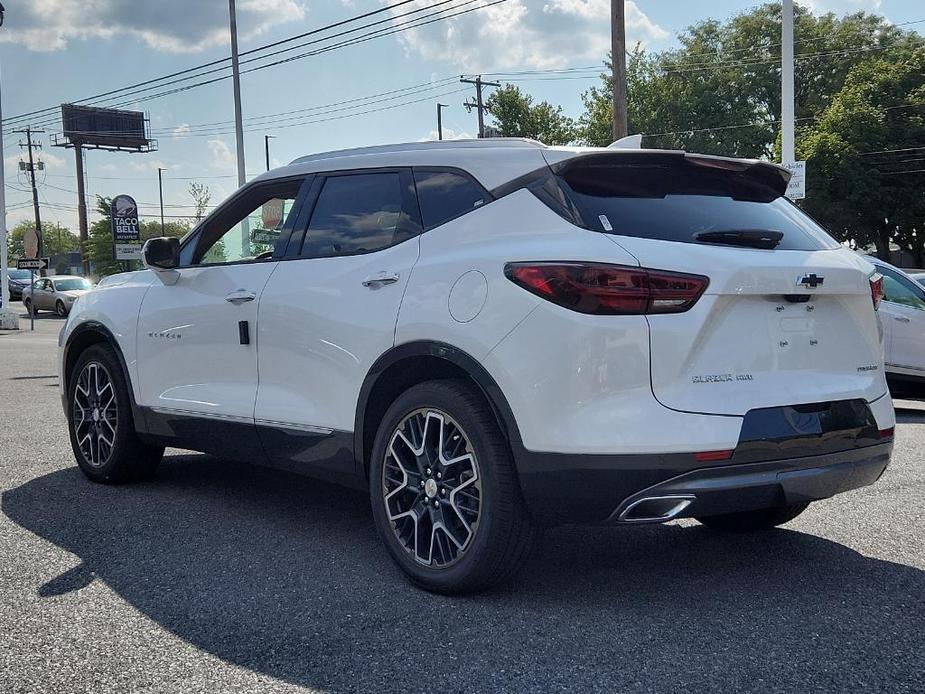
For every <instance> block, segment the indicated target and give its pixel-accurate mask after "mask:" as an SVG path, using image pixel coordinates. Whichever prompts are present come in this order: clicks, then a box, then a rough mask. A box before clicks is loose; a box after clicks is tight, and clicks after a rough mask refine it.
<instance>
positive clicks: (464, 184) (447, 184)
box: [414, 169, 490, 229]
mask: <svg viewBox="0 0 925 694" xmlns="http://www.w3.org/2000/svg"><path fill="white" fill-rule="evenodd" d="M414 183H415V186H416V187H417V192H418V202H419V203H420V205H421V216H422V217H423V220H424V228H425V229H433V228H434V227H437V226H440V225H441V224H444V223H445V222H448V221H450V220H451V219H455V218H456V217H460V216H462V215H464V214H466V213H467V212H471V211H472V210H474V209H476V208H478V207H481V206H482V205H484V204H485V203H486V202H488V201H489V200H490V198H489V197H488V195H487V194H486V193H485V191H484V190H483V189H482V188H481V187H480V186H479V185H478V184H477V183H476V182H475V181H473V180H472V179H470V178H468V177H467V176H464V175H462V174H460V173H457V172H455V171H426V170H425V171H421V170H418V169H415V170H414Z"/></svg>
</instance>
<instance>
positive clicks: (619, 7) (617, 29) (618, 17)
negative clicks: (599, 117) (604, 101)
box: [610, 0, 627, 142]
mask: <svg viewBox="0 0 925 694" xmlns="http://www.w3.org/2000/svg"><path fill="white" fill-rule="evenodd" d="M610 23H611V29H610V49H611V50H610V53H611V60H612V61H613V139H614V142H616V141H617V140H619V139H620V138H621V137H626V135H627V132H626V128H627V126H626V21H625V17H624V11H623V0H610Z"/></svg>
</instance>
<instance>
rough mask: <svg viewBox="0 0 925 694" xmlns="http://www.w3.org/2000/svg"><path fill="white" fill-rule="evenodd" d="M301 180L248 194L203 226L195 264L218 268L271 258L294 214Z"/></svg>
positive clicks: (245, 193) (258, 187)
mask: <svg viewBox="0 0 925 694" xmlns="http://www.w3.org/2000/svg"><path fill="white" fill-rule="evenodd" d="M301 186H302V179H290V180H287V181H275V182H273V183H268V184H264V185H258V186H255V187H253V188H251V189H250V190H248V191H245V192H244V193H243V194H242V195H241V196H240V198H238V199H237V200H235V201H234V202H233V203H232V204H231V205H229V206H228V207H227V208H226V209H223V210H220V211H219V212H218V213H217V214H216V216H215V218H214V219H210V220H209V221H207V222H206V223H205V225H204V226H203V229H202V232H201V233H200V235H199V240H198V243H197V247H196V251H195V253H194V254H193V258H192V263H191V264H192V265H215V264H221V263H237V262H241V261H247V260H262V259H268V258H270V257H272V255H273V251H274V249H275V247H276V242H277V241H278V240H279V239H280V237H281V236H282V234H283V231H284V230H285V229H287V228H291V226H292V225H293V224H294V223H295V219H294V215H293V214H292V211H293V209H294V208H295V206H296V205H295V203H296V200H297V199H298V196H299V189H300V187H301Z"/></svg>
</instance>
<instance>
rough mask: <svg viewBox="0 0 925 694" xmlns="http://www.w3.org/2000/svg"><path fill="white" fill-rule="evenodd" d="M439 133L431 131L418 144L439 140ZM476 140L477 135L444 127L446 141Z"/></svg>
mask: <svg viewBox="0 0 925 694" xmlns="http://www.w3.org/2000/svg"><path fill="white" fill-rule="evenodd" d="M438 135H439V133H438V132H437V131H436V130H431V131H430V132H429V133H428V134H427V137H422V138H421V139H420V140H418V142H429V141H430V140H436V139H438ZM474 138H475V135H472V134H470V133H467V132H466V131H465V130H454V129H453V128H448V127H446V126H444V127H443V139H444V140H472V139H474Z"/></svg>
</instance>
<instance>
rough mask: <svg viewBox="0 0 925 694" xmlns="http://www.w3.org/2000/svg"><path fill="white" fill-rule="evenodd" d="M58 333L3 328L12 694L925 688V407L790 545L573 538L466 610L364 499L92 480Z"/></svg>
mask: <svg viewBox="0 0 925 694" xmlns="http://www.w3.org/2000/svg"><path fill="white" fill-rule="evenodd" d="M35 325H36V330H35V332H34V333H31V332H29V330H28V328H29V323H28V319H26V318H23V320H22V322H21V327H22V328H23V330H20V331H19V332H17V333H0V493H2V514H0V691H2V692H93V693H94V694H101V693H103V692H128V691H132V692H271V691H272V692H278V691H325V692H348V691H377V692H407V691H414V692H434V691H440V692H486V691H505V692H512V691H535V692H550V691H577V692H680V691H696V692H705V691H721V692H734V691H735V692H746V691H755V692H807V691H832V692H836V691H837V692H842V691H864V692H873V691H882V692H913V691H916V692H922V691H925V404H919V403H916V402H906V401H902V402H899V403H898V405H902V409H900V410H898V414H899V421H900V424H899V425H898V427H897V445H896V452H895V455H894V459H893V463H892V465H891V467H890V468H889V470H888V471H887V473H886V475H885V476H884V477H883V478H882V479H881V480H880V481H879V483H878V484H877V485H876V486H874V487H870V488H867V489H862V490H859V491H856V492H851V493H848V494H845V495H842V496H840V497H837V498H834V499H830V500H827V501H823V502H819V503H817V504H815V505H814V506H813V507H811V508H810V509H809V510H808V511H807V512H806V513H804V514H803V515H802V516H800V517H799V518H798V519H796V520H795V521H793V522H792V523H790V524H789V525H787V526H785V527H784V528H782V529H779V530H776V531H772V532H769V533H765V534H761V535H754V536H728V535H718V534H715V533H713V532H710V531H708V530H706V529H704V528H702V527H701V526H699V525H697V524H696V523H693V522H687V521H680V522H676V523H672V524H670V525H666V526H647V527H639V528H632V529H624V528H571V527H569V528H558V529H554V530H551V531H548V532H547V533H546V534H545V536H544V538H543V542H542V544H541V546H540V547H539V548H538V550H537V551H536V552H535V553H534V555H533V557H532V558H531V560H530V562H529V564H528V566H527V568H526V570H525V571H524V572H523V573H522V574H521V575H520V576H519V577H518V579H517V580H516V581H514V582H513V583H511V584H510V585H507V586H505V587H504V588H502V589H500V590H497V591H495V592H492V593H489V594H485V595H479V596H475V597H466V598H445V597H438V596H434V595H429V594H427V593H424V592H421V591H419V590H417V589H415V588H413V587H411V586H410V585H409V584H408V583H406V582H405V581H404V579H403V578H402V576H401V575H400V574H399V572H398V570H397V569H396V568H395V567H394V566H393V564H392V562H391V561H390V559H389V558H388V556H387V555H386V553H385V551H384V549H382V548H381V547H380V544H379V541H378V539H377V537H376V535H375V531H374V529H373V525H372V520H371V516H370V513H369V510H368V503H367V500H366V499H365V498H364V497H363V496H361V495H359V494H356V493H354V492H350V491H347V490H342V489H339V488H337V487H334V486H329V485H326V484H323V483H320V482H316V481H313V480H310V479H306V478H300V477H296V476H293V475H290V474H287V473H284V472H278V471H271V470H266V469H262V468H258V467H251V466H247V465H239V464H236V463H229V462H226V461H222V460H217V459H215V458H211V457H208V456H202V455H198V454H189V453H184V452H182V451H172V450H171V451H168V453H167V456H166V458H165V460H164V462H163V464H162V466H161V468H160V471H159V474H158V476H157V478H156V479H155V480H153V481H151V482H148V483H144V484H140V485H135V486H116V487H106V486H101V485H96V484H93V483H91V482H89V481H87V480H86V479H85V478H84V477H83V476H82V475H81V474H80V473H79V472H78V470H77V468H76V466H75V465H74V463H73V460H72V456H71V451H70V448H69V445H68V441H67V433H66V429H65V423H64V418H63V415H62V413H61V406H60V400H59V398H58V389H57V381H58V378H57V373H56V362H55V355H56V349H57V347H56V338H57V333H58V330H59V328H60V327H61V320H60V319H57V318H54V317H52V316H51V315H48V314H43V315H40V317H39V319H37V320H36V324H35Z"/></svg>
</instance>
